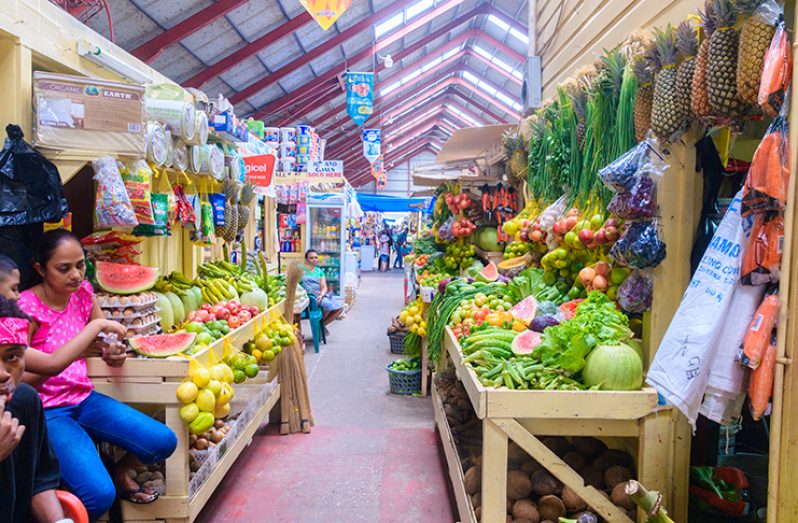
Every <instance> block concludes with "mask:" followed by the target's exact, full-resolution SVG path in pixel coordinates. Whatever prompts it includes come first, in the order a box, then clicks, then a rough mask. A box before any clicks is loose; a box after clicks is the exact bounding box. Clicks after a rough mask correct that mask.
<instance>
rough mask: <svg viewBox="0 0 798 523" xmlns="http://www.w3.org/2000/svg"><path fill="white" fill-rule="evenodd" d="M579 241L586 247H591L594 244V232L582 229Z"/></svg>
mask: <svg viewBox="0 0 798 523" xmlns="http://www.w3.org/2000/svg"><path fill="white" fill-rule="evenodd" d="M578 236H579V241H580V242H582V243H583V244H585V245H589V244H590V243H591V242H593V231H591V230H590V229H582V230H581V231H579V235H578Z"/></svg>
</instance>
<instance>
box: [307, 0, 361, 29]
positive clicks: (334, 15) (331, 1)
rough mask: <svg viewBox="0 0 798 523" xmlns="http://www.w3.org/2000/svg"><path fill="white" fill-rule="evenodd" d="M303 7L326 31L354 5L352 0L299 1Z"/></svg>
mask: <svg viewBox="0 0 798 523" xmlns="http://www.w3.org/2000/svg"><path fill="white" fill-rule="evenodd" d="M299 3H300V4H302V7H304V8H305V10H306V11H307V12H308V13H310V15H311V16H312V17H313V19H314V20H316V22H317V23H318V24H319V25H320V26H321V28H322V29H324V30H325V31H326V30H327V29H329V28H330V27H332V26H333V24H334V23H335V22H336V21H337V20H338V19H339V18H340V17H341V15H342V14H344V13H345V12H346V10H347V9H349V6H350V5H352V0H299Z"/></svg>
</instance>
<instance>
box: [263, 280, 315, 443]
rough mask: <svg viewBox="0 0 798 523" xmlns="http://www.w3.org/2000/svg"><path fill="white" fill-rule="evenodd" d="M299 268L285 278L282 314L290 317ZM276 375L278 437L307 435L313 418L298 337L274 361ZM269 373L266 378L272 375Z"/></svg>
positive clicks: (303, 358) (301, 348)
mask: <svg viewBox="0 0 798 523" xmlns="http://www.w3.org/2000/svg"><path fill="white" fill-rule="evenodd" d="M302 272H303V270H302V267H300V266H299V265H298V264H294V265H292V266H291V267H290V268H289V269H288V273H287V276H286V282H285V285H286V296H285V310H286V313H287V314H291V313H292V312H293V310H294V301H295V298H296V287H297V285H298V284H299V280H300V278H301V277H302ZM276 363H277V369H276V371H275V372H276V373H277V375H278V377H279V380H280V417H281V422H280V434H283V435H285V434H294V433H297V432H304V433H306V434H307V433H309V432H310V427H312V426H313V415H312V413H311V410H310V396H309V394H308V378H307V371H306V369H305V350H304V343H303V342H302V341H300V340H299V337H298V336H295V337H294V343H293V344H291V345H290V346H288V347H285V348H284V349H283V351H282V352H281V353H280V357H279V358H277V359H276ZM271 370H272V369H270V372H269V374H270V375H271V374H272V372H271Z"/></svg>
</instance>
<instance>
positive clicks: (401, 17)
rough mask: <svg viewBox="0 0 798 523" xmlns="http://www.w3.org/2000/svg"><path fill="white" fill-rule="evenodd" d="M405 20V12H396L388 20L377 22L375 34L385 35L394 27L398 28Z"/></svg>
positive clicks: (378, 35)
mask: <svg viewBox="0 0 798 523" xmlns="http://www.w3.org/2000/svg"><path fill="white" fill-rule="evenodd" d="M404 21H405V14H404V12H401V13H396V14H395V15H393V16H392V17H390V18H389V19H387V20H386V21H384V22H382V23H381V24H377V25H376V26H374V34H375V35H376V36H377V38H379V37H380V36H382V35H384V34H385V33H387V32H388V31H390V30H392V29H396V28H397V27H399V26H400V25H402V22H404Z"/></svg>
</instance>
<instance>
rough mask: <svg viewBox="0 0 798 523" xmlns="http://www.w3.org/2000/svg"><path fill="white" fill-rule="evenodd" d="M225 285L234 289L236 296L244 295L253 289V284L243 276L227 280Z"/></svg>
mask: <svg viewBox="0 0 798 523" xmlns="http://www.w3.org/2000/svg"><path fill="white" fill-rule="evenodd" d="M227 283H229V284H230V285H232V286H233V287H235V289H236V291H237V292H238V294H244V293H245V292H249V291H251V290H252V289H254V288H255V282H253V281H252V280H250V279H249V278H245V277H244V276H239V277H237V278H235V277H232V276H231V277H230V278H227Z"/></svg>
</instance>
